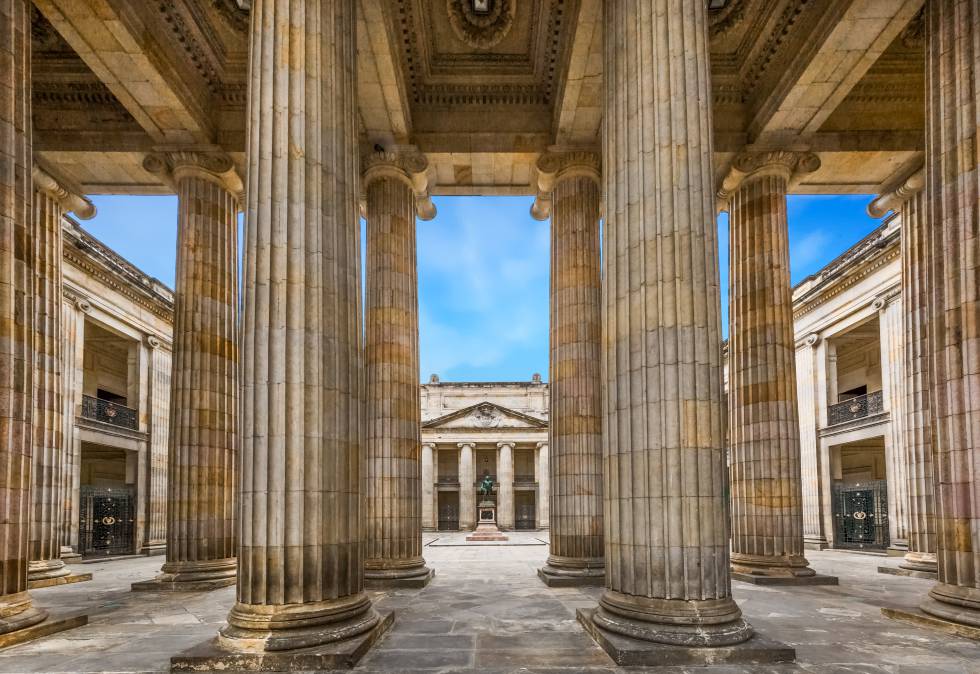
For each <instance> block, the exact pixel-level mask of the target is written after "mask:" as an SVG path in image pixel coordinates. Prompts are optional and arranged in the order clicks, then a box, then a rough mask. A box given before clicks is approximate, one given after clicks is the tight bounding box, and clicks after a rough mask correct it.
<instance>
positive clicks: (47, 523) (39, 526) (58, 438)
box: [28, 176, 71, 581]
mask: <svg viewBox="0 0 980 674" xmlns="http://www.w3.org/2000/svg"><path fill="white" fill-rule="evenodd" d="M46 177H47V176H45V178H46ZM43 179H44V178H42V180H43ZM48 180H50V179H48ZM35 182H36V181H35ZM52 182H53V181H52ZM63 215H64V210H63V208H62V206H61V204H60V203H59V201H58V199H57V198H56V197H55V196H54V195H53V194H51V193H49V192H48V191H47V190H46V189H45V188H44V186H41V185H36V189H35V192H34V228H33V234H32V236H33V239H34V322H35V324H34V327H35V337H34V419H33V429H34V460H33V471H34V485H33V493H32V498H31V501H32V508H31V538H30V548H31V550H30V555H31V562H30V565H29V567H28V580H30V581H34V580H44V579H49V578H58V577H61V576H67V575H69V574H70V573H71V571H70V570H69V569H68V567H66V566H65V563H64V562H63V561H62V559H61V540H60V533H61V526H62V518H63V517H64V515H65V513H64V508H63V506H64V503H63V501H62V498H63V496H64V492H63V490H64V484H65V481H66V480H67V479H68V475H66V472H65V467H66V465H67V456H66V450H67V449H68V447H67V446H66V444H65V439H64V428H63V425H62V424H63V419H62V414H63V412H64V409H63V403H62V390H63V389H62V369H63V365H62V346H61V340H62V325H63V324H62V318H63V317H62V310H61V293H62V290H61V287H62V271H61V267H62V253H61V218H62V216H63Z"/></svg>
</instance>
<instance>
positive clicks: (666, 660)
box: [575, 608, 796, 667]
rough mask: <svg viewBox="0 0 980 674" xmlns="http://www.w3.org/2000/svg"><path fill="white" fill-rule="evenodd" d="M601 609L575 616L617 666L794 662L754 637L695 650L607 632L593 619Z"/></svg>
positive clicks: (792, 653)
mask: <svg viewBox="0 0 980 674" xmlns="http://www.w3.org/2000/svg"><path fill="white" fill-rule="evenodd" d="M600 610H601V609H594V608H593V609H582V608H580V609H578V610H577V611H576V612H575V613H576V617H577V618H578V621H579V622H580V623H581V624H582V627H584V628H585V631H586V632H588V633H589V636H591V637H592V638H593V640H595V642H596V643H597V644H598V645H599V646H600V647H601V648H602V649H603V650H604V651H606V653H608V654H609V657H611V658H612V659H613V661H614V662H615V663H616V664H617V665H620V666H623V667H627V666H650V667H653V666H667V665H676V666H699V665H713V664H733V665H736V664H738V665H741V664H745V665H762V664H772V663H778V662H793V661H794V660H796V650H795V649H793V648H791V647H790V646H786V645H785V644H781V643H778V642H776V641H772V640H770V639H767V638H765V637H762V636H759V635H755V636H752V637H751V638H749V639H748V640H747V641H743V642H742V643H738V644H732V645H728V646H715V647H708V648H705V647H697V646H693V647H692V646H680V645H672V644H663V643H656V642H653V641H647V640H645V639H636V638H632V637H629V636H625V635H623V634H617V633H616V632H610V631H609V630H606V629H604V628H603V627H601V626H600V625H598V624H596V622H595V620H594V616H595V614H596V613H597V612H598V611H600Z"/></svg>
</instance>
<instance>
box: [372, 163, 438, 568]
mask: <svg viewBox="0 0 980 674" xmlns="http://www.w3.org/2000/svg"><path fill="white" fill-rule="evenodd" d="M427 165H428V162H427V161H426V159H425V157H424V156H423V155H421V154H418V153H414V152H397V151H392V152H375V153H373V154H371V155H368V156H367V157H365V159H364V161H363V162H362V167H363V169H364V179H363V182H364V189H365V192H366V206H367V208H366V213H367V302H366V311H365V322H366V335H367V343H366V346H365V361H366V362H365V372H366V376H367V436H366V454H367V462H366V470H365V473H364V494H365V500H366V504H365V505H366V528H365V534H364V537H365V561H364V578H365V580H366V581H367V582H368V583H369V584H370V585H371V586H394V587H424V586H425V585H427V584H428V583H429V581H430V580H431V578H432V575H433V574H432V570H431V569H429V568H428V567H426V565H425V560H424V559H423V557H422V493H423V490H422V462H421V457H420V451H421V420H420V416H419V415H420V412H421V400H420V398H421V393H420V389H419V341H418V340H419V310H418V306H419V304H418V264H417V254H416V249H415V238H416V237H415V210H416V208H415V201H416V197H415V183H414V182H413V179H412V175H416V176H418V175H424V173H425V170H426V168H427ZM429 215H430V216H434V215H435V213H434V212H432V213H431V214H429Z"/></svg>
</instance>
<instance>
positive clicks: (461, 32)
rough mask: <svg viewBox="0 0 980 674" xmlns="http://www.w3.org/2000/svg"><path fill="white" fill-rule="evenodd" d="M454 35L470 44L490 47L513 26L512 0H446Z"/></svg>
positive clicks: (483, 47) (515, 4) (480, 47)
mask: <svg viewBox="0 0 980 674" xmlns="http://www.w3.org/2000/svg"><path fill="white" fill-rule="evenodd" d="M446 3H447V7H448V9H449V23H450V24H451V25H452V27H453V31H454V32H455V33H456V37H458V38H459V39H460V40H462V41H463V42H465V43H466V44H468V45H469V46H471V47H476V48H477V49H490V48H491V47H493V46H494V45H496V44H497V43H498V42H500V41H501V40H503V39H504V37H506V36H507V33H509V32H510V29H511V28H512V27H513V25H514V14H515V13H516V11H517V3H516V2H515V0H446Z"/></svg>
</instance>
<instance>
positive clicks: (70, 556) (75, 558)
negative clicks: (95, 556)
mask: <svg viewBox="0 0 980 674" xmlns="http://www.w3.org/2000/svg"><path fill="white" fill-rule="evenodd" d="M59 556H60V557H61V561H63V562H64V563H65V564H77V563H78V562H80V561H82V556H81V555H80V554H78V553H77V552H75V551H74V550H72V549H71V548H70V547H69V546H67V545H62V546H61V554H60V555H59Z"/></svg>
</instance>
